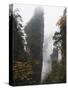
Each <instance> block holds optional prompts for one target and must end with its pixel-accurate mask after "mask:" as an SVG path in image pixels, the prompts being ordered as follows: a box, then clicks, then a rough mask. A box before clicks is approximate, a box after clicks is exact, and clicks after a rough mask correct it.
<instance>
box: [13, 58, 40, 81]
mask: <svg viewBox="0 0 68 90" xmlns="http://www.w3.org/2000/svg"><path fill="white" fill-rule="evenodd" d="M36 64H39V62H38V61H36V60H34V62H33V61H16V62H15V64H13V79H14V80H32V74H33V71H32V66H33V65H36Z"/></svg>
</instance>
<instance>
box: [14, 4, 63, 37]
mask: <svg viewBox="0 0 68 90" xmlns="http://www.w3.org/2000/svg"><path fill="white" fill-rule="evenodd" d="M36 7H37V5H27V4H25V5H24V4H14V10H15V9H17V8H18V9H19V11H20V14H21V16H22V19H23V21H24V22H23V25H26V24H27V23H28V22H29V20H30V19H31V17H32V15H33V14H34V10H35V8H36ZM41 7H43V9H44V22H45V23H44V35H48V36H49V35H50V33H54V31H56V30H57V29H58V27H57V26H56V23H57V21H58V20H59V18H60V17H61V16H62V14H63V10H64V7H57V6H41Z"/></svg>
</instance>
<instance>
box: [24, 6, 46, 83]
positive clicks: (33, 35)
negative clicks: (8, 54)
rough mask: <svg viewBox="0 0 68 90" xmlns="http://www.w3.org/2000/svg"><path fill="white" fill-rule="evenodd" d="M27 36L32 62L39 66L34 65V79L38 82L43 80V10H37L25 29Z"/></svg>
mask: <svg viewBox="0 0 68 90" xmlns="http://www.w3.org/2000/svg"><path fill="white" fill-rule="evenodd" d="M24 30H25V32H26V34H27V43H28V47H29V48H30V54H31V58H32V61H34V62H35V63H37V64H33V71H34V74H33V78H35V79H36V81H37V82H39V81H40V79H41V69H42V48H43V38H44V35H43V34H44V17H43V10H42V9H41V8H39V7H38V8H36V9H35V13H34V15H33V17H32V19H31V20H30V21H29V23H28V24H27V25H26V26H25V28H24Z"/></svg>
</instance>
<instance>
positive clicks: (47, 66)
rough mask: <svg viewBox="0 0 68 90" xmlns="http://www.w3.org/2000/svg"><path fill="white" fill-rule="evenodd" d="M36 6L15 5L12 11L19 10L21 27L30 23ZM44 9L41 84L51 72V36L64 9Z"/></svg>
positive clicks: (52, 7)
mask: <svg viewBox="0 0 68 90" xmlns="http://www.w3.org/2000/svg"><path fill="white" fill-rule="evenodd" d="M36 7H37V5H22V4H15V5H14V10H15V9H16V8H18V9H19V11H20V14H21V16H22V19H23V25H24V27H25V25H26V24H27V23H28V22H29V21H30V19H31V18H32V16H33V14H34V10H35V8H36ZM42 7H43V9H44V42H43V60H42V61H43V65H42V72H41V82H43V80H44V78H46V76H47V75H48V74H49V73H50V71H51V60H50V54H51V53H52V50H53V47H54V46H53V42H54V41H53V39H52V37H53V35H54V33H55V32H56V31H59V28H58V27H57V26H56V23H57V21H58V20H59V19H60V17H61V16H62V14H63V10H64V7H57V6H42Z"/></svg>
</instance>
